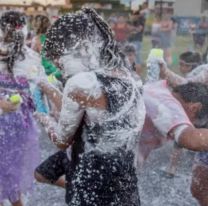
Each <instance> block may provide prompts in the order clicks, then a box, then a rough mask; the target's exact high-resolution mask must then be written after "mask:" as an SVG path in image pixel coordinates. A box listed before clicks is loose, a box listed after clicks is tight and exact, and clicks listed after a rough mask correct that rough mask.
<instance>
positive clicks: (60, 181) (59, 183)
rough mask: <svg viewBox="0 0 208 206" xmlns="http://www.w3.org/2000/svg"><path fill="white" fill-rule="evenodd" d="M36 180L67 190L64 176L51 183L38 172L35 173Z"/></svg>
mask: <svg viewBox="0 0 208 206" xmlns="http://www.w3.org/2000/svg"><path fill="white" fill-rule="evenodd" d="M35 179H36V180H37V181H38V182H41V183H45V184H50V185H55V186H58V187H62V188H65V183H66V182H65V177H64V176H62V177H60V178H59V179H58V180H57V181H56V182H54V183H51V181H49V180H48V179H46V178H45V177H44V176H43V175H41V174H40V173H38V172H35Z"/></svg>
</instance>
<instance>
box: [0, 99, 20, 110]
mask: <svg viewBox="0 0 208 206" xmlns="http://www.w3.org/2000/svg"><path fill="white" fill-rule="evenodd" d="M18 107H19V104H14V103H11V102H10V101H8V100H4V99H2V100H0V109H2V110H3V112H5V113H8V112H15V111H16V110H17V109H18Z"/></svg>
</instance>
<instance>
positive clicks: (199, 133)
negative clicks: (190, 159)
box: [178, 127, 208, 151]
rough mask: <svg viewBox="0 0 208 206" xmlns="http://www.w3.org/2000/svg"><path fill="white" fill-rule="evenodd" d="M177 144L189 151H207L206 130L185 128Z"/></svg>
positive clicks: (207, 130) (207, 134)
mask: <svg viewBox="0 0 208 206" xmlns="http://www.w3.org/2000/svg"><path fill="white" fill-rule="evenodd" d="M178 143H179V144H180V145H181V146H182V147H184V148H186V149H189V150H193V151H208V129H196V128H194V127H187V128H186V129H185V130H184V131H183V132H182V134H181V136H180V137H179V141H178Z"/></svg>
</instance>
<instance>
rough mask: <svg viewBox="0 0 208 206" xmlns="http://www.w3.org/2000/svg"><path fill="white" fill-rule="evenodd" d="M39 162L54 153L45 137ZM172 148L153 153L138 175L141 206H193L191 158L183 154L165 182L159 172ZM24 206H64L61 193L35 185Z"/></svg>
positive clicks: (61, 190)
mask: <svg viewBox="0 0 208 206" xmlns="http://www.w3.org/2000/svg"><path fill="white" fill-rule="evenodd" d="M41 149H42V159H45V158H47V157H48V156H49V155H50V154H53V153H54V152H55V148H54V147H53V146H52V145H51V143H49V141H48V140H47V137H42V140H41ZM171 149H172V145H171V144H170V145H166V146H165V147H163V148H161V149H159V150H156V151H155V152H153V153H152V154H151V156H150V158H149V159H148V161H147V162H146V164H145V166H144V170H143V171H142V172H141V174H140V195H141V201H142V206H197V205H198V204H197V203H196V202H195V201H194V199H193V198H192V197H191V194H190V191H189V186H190V178H191V164H192V159H193V154H192V153H190V152H184V154H183V156H182V158H181V162H180V167H179V169H178V172H177V176H176V177H175V178H172V179H171V178H167V177H165V176H164V175H163V173H162V172H161V170H162V169H164V168H165V167H166V166H167V162H168V154H169V151H170V150H171ZM26 201H27V204H26V206H66V205H65V204H64V190H63V189H59V188H56V187H52V186H47V185H42V184H37V185H36V187H35V192H34V194H33V196H32V197H27V198H26Z"/></svg>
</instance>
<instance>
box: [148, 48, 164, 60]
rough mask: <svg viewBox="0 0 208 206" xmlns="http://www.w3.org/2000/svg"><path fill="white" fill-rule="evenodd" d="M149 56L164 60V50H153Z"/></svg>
mask: <svg viewBox="0 0 208 206" xmlns="http://www.w3.org/2000/svg"><path fill="white" fill-rule="evenodd" d="M149 56H150V57H157V58H163V56H164V51H163V50H162V49H151V51H150V54H149Z"/></svg>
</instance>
